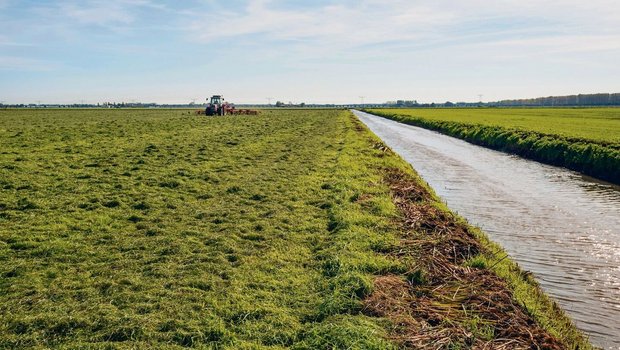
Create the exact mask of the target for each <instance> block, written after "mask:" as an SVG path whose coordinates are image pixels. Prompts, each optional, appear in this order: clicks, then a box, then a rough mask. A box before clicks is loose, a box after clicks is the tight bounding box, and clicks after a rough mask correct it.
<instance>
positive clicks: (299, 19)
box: [188, 0, 620, 51]
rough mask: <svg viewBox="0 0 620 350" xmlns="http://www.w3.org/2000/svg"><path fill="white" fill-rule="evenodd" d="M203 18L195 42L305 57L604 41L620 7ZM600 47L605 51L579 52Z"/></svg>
mask: <svg viewBox="0 0 620 350" xmlns="http://www.w3.org/2000/svg"><path fill="white" fill-rule="evenodd" d="M205 17H206V18H204V17H201V18H200V19H196V20H195V21H193V22H192V24H191V25H190V26H189V28H188V29H189V31H190V32H191V34H192V35H193V37H194V38H195V39H196V40H197V41H200V42H205V43H208V42H212V41H214V40H218V39H223V38H224V39H226V38H234V37H250V36H258V37H259V38H260V39H259V40H264V39H267V40H270V41H276V42H285V43H288V44H289V45H292V46H293V47H296V48H298V49H299V48H300V47H302V46H304V45H305V46H306V48H308V51H311V50H312V49H316V50H320V49H321V48H329V49H333V48H340V49H343V48H351V47H360V46H364V45H373V44H382V43H398V42H401V43H402V42H407V43H409V44H413V43H417V44H426V45H429V44H430V45H432V44H434V43H440V42H443V43H444V44H447V45H450V44H452V45H455V44H458V42H459V40H469V41H472V42H474V43H475V41H476V40H479V41H480V42H485V41H489V40H493V41H499V42H504V41H506V40H507V37H505V36H504V37H501V35H502V34H503V35H516V36H521V37H530V38H532V37H537V36H540V35H545V36H547V37H549V36H551V37H553V36H558V37H559V40H560V41H566V40H567V39H568V38H570V37H571V36H576V35H581V36H584V37H585V36H587V37H589V38H590V39H592V40H594V41H597V40H600V41H602V40H605V39H607V38H608V36H609V35H616V34H620V27H619V26H618V25H617V23H619V21H620V3H619V2H617V1H615V0H591V1H588V2H587V3H585V2H583V1H581V0H579V1H578V0H549V1H545V2H540V1H538V0H521V1H515V0H503V1H502V0H499V1H497V0H496V1H491V0H472V1H467V2H460V1H450V0H438V1H434V2H432V3H430V2H425V1H403V0H391V1H379V0H362V1H359V2H357V3H356V4H355V5H350V6H345V5H338V4H335V5H327V6H317V7H315V8H312V9H307V8H304V9H297V10H296V9H290V8H289V9H279V8H278V7H277V6H276V5H275V4H274V2H273V1H270V0H250V1H249V2H248V4H247V6H246V8H245V11H244V12H242V13H239V12H233V11H226V10H222V11H215V12H211V13H208V14H207V15H206V16H205ZM502 26H504V27H502ZM599 36H600V37H599ZM476 37H477V38H476ZM545 40H547V39H545ZM551 41H552V38H551ZM556 46H557V45H556ZM599 46H605V45H586V46H583V47H582V49H587V48H592V49H595V50H596V49H599Z"/></svg>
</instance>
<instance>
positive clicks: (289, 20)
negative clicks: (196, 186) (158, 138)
mask: <svg viewBox="0 0 620 350" xmlns="http://www.w3.org/2000/svg"><path fill="white" fill-rule="evenodd" d="M595 92H620V1H618V0H588V1H583V0H545V1H540V0H460V1H459V0H433V1H428V0H427V1H419V0H355V1H353V0H351V1H349V0H342V1H330V0H313V1H302V0H291V1H284V0H228V1H219V0H188V1H163V0H162V1H158V0H80V1H77V0H58V1H46V0H39V1H29V0H21V1H20V0H0V103H5V104H9V103H80V102H85V103H102V102H132V101H135V102H138V101H140V102H157V103H189V102H192V101H196V103H200V102H203V101H204V100H205V98H207V97H209V96H211V95H213V94H222V95H224V97H226V98H227V100H229V101H231V102H236V103H267V101H268V98H272V102H275V101H278V100H279V101H283V102H289V101H290V102H294V103H300V102H305V103H359V102H361V101H362V99H361V96H363V97H364V102H366V103H371V102H377V103H379V102H385V101H390V100H397V99H405V100H417V101H418V102H445V101H452V102H456V101H472V102H475V101H478V99H479V95H482V100H483V101H497V100H502V99H512V98H528V97H538V96H550V95H569V94H576V93H595Z"/></svg>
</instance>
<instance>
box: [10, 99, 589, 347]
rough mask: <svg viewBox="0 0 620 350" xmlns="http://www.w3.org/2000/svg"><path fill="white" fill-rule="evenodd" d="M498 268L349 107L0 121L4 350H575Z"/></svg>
mask: <svg viewBox="0 0 620 350" xmlns="http://www.w3.org/2000/svg"><path fill="white" fill-rule="evenodd" d="M394 174H396V175H394ZM403 184H405V185H406V186H405V185H403ZM416 193H417V194H416ZM414 195H415V196H414ZM414 197H415V202H414ZM416 210H418V211H419V213H418V212H417V211H416ZM407 213H409V214H412V213H413V214H415V213H418V214H420V213H422V214H423V215H422V219H420V218H419V217H418V219H417V220H418V221H420V220H421V221H420V222H423V223H424V225H422V226H419V227H418V228H416V229H414V228H405V227H406V226H405V222H407V220H410V219H407V218H408V216H407V215H408V214H407ZM416 215H417V214H416ZM425 218H427V219H428V220H427V219H425ZM438 225H440V226H441V225H446V227H450V228H451V229H449V230H448V231H450V230H452V229H454V228H455V229H457V230H456V231H458V232H459V234H460V236H457V237H452V236H450V235H447V234H445V230H443V229H442V231H441V232H443V233H441V234H440V233H438V232H439V231H438V229H437V227H438ZM407 227H409V226H407ZM411 227H413V226H411ZM415 227H417V226H415ZM441 227H443V226H441ZM436 231H437V232H436ZM459 237H460V238H459ZM460 240H466V241H467V242H469V243H467V244H468V245H467V246H466V247H465V248H467V249H464V248H463V247H461V243H459V242H460ZM412 242H422V243H423V244H421V245H415V244H413V243H412ZM477 242H480V243H477ZM436 248H437V249H436ZM439 248H441V249H443V248H447V249H448V251H449V252H452V250H454V251H455V253H454V254H455V256H454V259H452V258H449V259H448V258H447V255H446V257H444V258H440V256H441V255H439V254H438V255H437V257H434V253H433V257H431V255H429V254H430V253H429V251H428V250H427V249H430V251H433V252H435V251H436V250H437V251H439ZM457 248H458V249H460V250H462V252H463V253H460V254H461V255H459V258H458V260H457V257H456V251H457ZM461 248H463V249H461ZM450 254H451V253H450ZM450 256H451V255H450ZM498 257H500V258H501V257H503V253H502V252H501V249H499V248H498V247H495V246H493V245H492V244H491V243H489V242H486V241H485V238H484V236H483V235H482V234H481V233H480V232H477V231H475V230H473V229H471V228H469V227H468V226H466V224H465V223H463V222H461V221H460V220H459V219H458V218H455V217H453V216H452V215H451V214H449V213H447V209H445V208H444V207H443V206H442V205H441V204H439V203H438V202H437V199H436V198H435V197H434V196H433V195H432V192H430V190H429V189H426V188H425V187H424V186H422V185H420V180H419V179H417V177H416V176H415V174H414V173H413V172H412V170H411V169H410V168H409V167H408V166H407V165H406V164H405V163H404V162H403V161H402V160H401V159H400V158H398V157H396V156H395V155H394V154H393V153H391V152H390V151H389V150H388V149H386V148H385V147H384V146H383V145H382V144H381V143H380V142H379V141H378V140H377V139H376V138H374V137H373V136H372V135H371V134H370V133H369V132H368V131H367V130H366V129H365V128H364V127H363V126H361V125H360V124H359V123H358V122H357V120H356V119H354V117H353V116H352V115H351V114H350V113H349V112H347V111H337V110H328V111H325V110H322V111H311V110H305V111H277V112H276V111H263V112H262V114H261V116H259V117H247V116H245V117H216V118H205V117H198V116H194V115H189V114H187V112H184V111H179V110H34V111H33V110H4V111H0V348H2V349H17V348H40V349H43V348H59V349H76V348H81V349H117V348H118V349H131V348H167V349H177V348H178V349H180V348H188V347H191V348H215V349H224V348H226V349H243V348H248V349H250V348H252V349H255V348H270V349H282V348H297V349H332V348H333V349H390V348H395V347H397V346H414V345H416V344H417V345H420V344H425V343H424V342H425V341H427V342H431V341H433V342H434V341H443V342H445V344H446V348H448V347H450V348H464V347H467V346H468V344H469V345H471V344H482V343H493V342H498V343H497V344H500V343H501V342H502V341H503V342H505V341H506V339H505V338H506V337H508V336H510V337H512V338H507V339H508V340H509V341H515V344H517V343H519V341H522V342H523V341H525V342H527V341H530V339H532V341H534V340H536V341H537V342H538V341H540V344H546V343H545V342H550V344H554V341H555V342H560V343H562V344H564V345H565V346H567V347H569V348H574V347H575V346H580V348H581V349H583V348H588V345H587V343H586V342H585V341H584V340H583V339H582V338H581V335H580V334H579V333H578V332H576V331H575V329H574V328H573V327H572V325H571V324H570V321H569V320H568V319H566V318H565V317H564V316H563V314H562V312H561V311H560V310H559V309H557V307H556V306H555V305H554V304H553V303H552V302H550V301H549V300H548V299H547V297H546V296H544V295H543V294H542V293H541V292H540V291H539V290H538V288H537V287H536V284H535V282H534V281H533V280H531V278H530V277H525V275H522V274H521V271H520V270H519V269H518V268H517V267H516V266H515V265H514V264H513V263H511V262H509V261H508V260H499V259H498ZM453 260H454V261H453ZM491 267H492V270H493V271H491ZM446 269H447V270H446ZM442 271H443V272H442ZM446 271H448V272H450V273H451V274H452V275H458V276H460V277H459V278H460V279H457V280H455V279H452V277H451V276H452V275H446V274H445V273H446ZM496 274H497V275H499V276H501V278H498V277H497V276H496ZM468 281H469V282H468ZM481 281H484V282H485V283H487V284H485V286H488V285H489V284H488V283H491V284H490V285H493V286H496V287H495V288H488V289H492V290H494V293H496V294H493V295H492V296H493V298H495V299H493V300H505V301H506V300H507V301H508V304H510V305H506V303H504V304H502V303H501V302H498V305H499V306H501V307H502V308H497V307H494V308H493V310H492V311H493V312H492V313H490V311H489V310H487V309H485V310H478V309H477V307H479V305H478V304H473V303H470V302H469V300H474V299H475V298H473V299H472V293H474V294H475V293H478V291H479V290H481V289H485V288H481V285H480V284H479V283H482V282H481ZM394 291H398V293H396V294H395V293H393V292H394ZM466 291H467V293H469V294H467V293H466ZM464 293H465V294H464ZM483 294H484V293H483ZM476 295H477V294H476ZM483 296H484V295H483ZM449 297H450V298H451V299H450V300H451V301H446V300H447V299H446V298H449ZM455 298H456V299H455ZM498 298H499V299H498ZM502 298H503V299H502ZM506 298H507V299H506ZM476 300H477V299H476ZM485 300H486V299H485ZM513 300H514V301H516V302H515V303H513V302H512V301H513ZM513 304H514V305H513ZM417 305H426V306H424V307H420V306H417ZM407 310H410V311H407ZM498 310H500V311H498ZM515 315H520V316H515ZM506 316H508V317H509V320H510V322H516V323H514V329H513V330H512V331H511V332H512V333H505V331H503V330H502V329H504V328H506V327H505V326H506V323H501V322H508V321H506ZM514 320H516V321H514ZM500 321H501V322H500ZM403 322H404V323H403ZM519 322H521V323H519ZM524 325H526V326H524ZM502 327H503V328H502ZM519 327H521V328H519ZM522 327H527V331H525V330H524V329H523V328H522ZM541 327H542V328H541ZM508 328H510V327H508ZM532 334H534V335H532ZM530 337H537V338H536V339H534V338H530ZM546 337H550V338H549V339H551V338H554V339H556V340H553V341H552V340H548V339H547V338H546ZM524 339H525V340H524ZM545 339H547V340H545ZM558 339H559V340H558ZM416 341H417V342H418V343H416ZM502 344H503V343H502Z"/></svg>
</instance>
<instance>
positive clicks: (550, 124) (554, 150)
mask: <svg viewBox="0 0 620 350" xmlns="http://www.w3.org/2000/svg"><path fill="white" fill-rule="evenodd" d="M368 112H370V113H373V114H376V115H380V116H383V117H387V118H390V119H394V120H396V121H399V122H403V123H407V124H411V125H416V126H421V127H424V128H427V129H431V130H436V131H439V132H441V133H444V134H447V135H451V136H455V137H458V138H461V139H464V140H467V141H469V142H472V143H475V144H478V145H482V146H486V147H489V148H493V149H496V150H500V151H505V152H509V153H514V154H518V155H520V156H523V157H525V158H530V159H534V160H537V161H540V162H543V163H547V164H552V165H558V166H563V167H566V168H569V169H572V170H576V171H579V172H581V173H584V174H586V175H590V176H594V177H597V178H600V179H603V180H607V181H610V182H613V183H616V184H620V108H582V109H570V108H531V109H530V108H515V109H507V108H506V109H504V108H501V109H472V108H468V109H457V108H453V109H370V110H368Z"/></svg>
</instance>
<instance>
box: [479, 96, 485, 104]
mask: <svg viewBox="0 0 620 350" xmlns="http://www.w3.org/2000/svg"><path fill="white" fill-rule="evenodd" d="M482 96H484V95H483V94H478V101H479V102H480V103H482Z"/></svg>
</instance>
